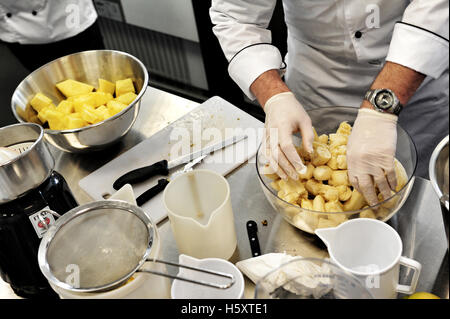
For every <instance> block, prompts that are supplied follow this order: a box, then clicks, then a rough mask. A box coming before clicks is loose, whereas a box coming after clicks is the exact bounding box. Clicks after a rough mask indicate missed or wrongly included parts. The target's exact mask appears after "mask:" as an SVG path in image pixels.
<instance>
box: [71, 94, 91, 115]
mask: <svg viewBox="0 0 450 319" xmlns="http://www.w3.org/2000/svg"><path fill="white" fill-rule="evenodd" d="M95 104H96V99H95V96H94V95H92V94H84V95H80V96H78V97H76V98H75V99H74V100H73V107H74V109H75V112H81V111H82V110H83V108H85V107H86V106H90V107H91V108H95Z"/></svg>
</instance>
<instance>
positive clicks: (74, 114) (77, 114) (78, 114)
mask: <svg viewBox="0 0 450 319" xmlns="http://www.w3.org/2000/svg"><path fill="white" fill-rule="evenodd" d="M70 116H72V117H76V118H79V119H81V118H82V117H81V113H79V112H74V113H72V114H70Z"/></svg>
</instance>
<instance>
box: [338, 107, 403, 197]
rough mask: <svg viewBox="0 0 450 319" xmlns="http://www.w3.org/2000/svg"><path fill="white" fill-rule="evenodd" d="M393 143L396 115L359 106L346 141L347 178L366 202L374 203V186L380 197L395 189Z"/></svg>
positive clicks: (395, 137) (394, 146) (395, 141)
mask: <svg viewBox="0 0 450 319" xmlns="http://www.w3.org/2000/svg"><path fill="white" fill-rule="evenodd" d="M396 146H397V116H396V115H393V114H387V113H380V112H378V111H375V110H370V109H360V110H359V112H358V116H357V117H356V121H355V124H354V125H353V129H352V133H351V135H350V137H349V139H348V144H347V166H348V177H349V180H350V183H351V184H352V185H353V187H355V188H356V190H358V191H359V192H360V193H361V194H363V196H364V197H365V199H366V201H367V203H368V204H369V205H375V204H376V203H378V197H377V194H376V192H375V185H376V186H377V187H378V189H379V191H380V192H381V194H382V195H383V198H384V199H387V198H389V197H390V196H391V190H395V187H396V185H397V178H396V176H395V169H394V168H395V166H394V165H395V164H394V156H395V150H396Z"/></svg>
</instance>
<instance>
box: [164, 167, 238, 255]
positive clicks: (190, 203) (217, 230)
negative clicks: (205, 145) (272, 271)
mask: <svg viewBox="0 0 450 319" xmlns="http://www.w3.org/2000/svg"><path fill="white" fill-rule="evenodd" d="M163 201H164V205H165V207H166V210H167V214H168V216H169V220H170V225H171V227H172V231H173V235H174V237H175V241H176V243H177V247H178V251H179V252H180V253H181V254H185V255H188V256H192V257H195V258H222V259H229V258H230V257H231V256H232V255H233V253H234V250H235V249H236V245H237V239H236V231H235V227H234V216H233V210H232V207H231V199H230V186H229V184H228V182H227V180H226V179H225V178H224V177H223V176H222V175H219V174H217V173H216V172H213V171H211V170H204V169H199V170H193V171H191V172H188V173H184V174H180V175H178V176H177V177H175V178H174V179H173V180H172V181H171V182H170V183H169V184H168V185H167V186H166V189H165V190H164V194H163Z"/></svg>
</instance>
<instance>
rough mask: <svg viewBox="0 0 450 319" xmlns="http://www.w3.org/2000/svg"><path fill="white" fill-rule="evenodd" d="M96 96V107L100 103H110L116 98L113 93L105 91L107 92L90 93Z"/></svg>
mask: <svg viewBox="0 0 450 319" xmlns="http://www.w3.org/2000/svg"><path fill="white" fill-rule="evenodd" d="M89 94H90V95H92V96H93V97H94V100H95V102H94V104H93V106H94V107H99V106H100V105H105V104H106V103H108V101H111V100H112V99H114V97H113V96H112V94H111V93H105V92H91V93H89Z"/></svg>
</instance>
